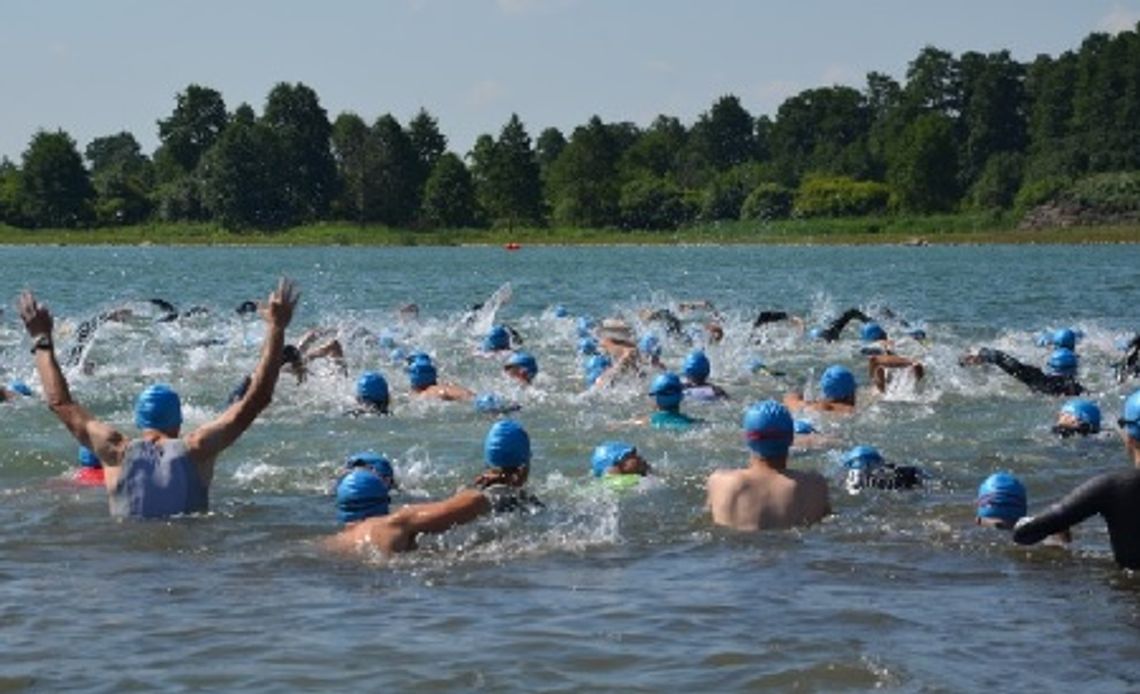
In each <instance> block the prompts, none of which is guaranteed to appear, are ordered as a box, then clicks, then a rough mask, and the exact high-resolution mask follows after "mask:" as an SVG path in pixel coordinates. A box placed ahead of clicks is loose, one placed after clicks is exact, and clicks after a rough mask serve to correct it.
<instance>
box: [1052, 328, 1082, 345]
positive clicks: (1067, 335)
mask: <svg viewBox="0 0 1140 694" xmlns="http://www.w3.org/2000/svg"><path fill="white" fill-rule="evenodd" d="M1051 342H1052V343H1053V346H1054V347H1064V348H1065V349H1076V348H1077V333H1075V332H1074V331H1073V330H1072V329H1070V328H1061V329H1060V330H1057V331H1055V332H1054V333H1053V335H1052V338H1051Z"/></svg>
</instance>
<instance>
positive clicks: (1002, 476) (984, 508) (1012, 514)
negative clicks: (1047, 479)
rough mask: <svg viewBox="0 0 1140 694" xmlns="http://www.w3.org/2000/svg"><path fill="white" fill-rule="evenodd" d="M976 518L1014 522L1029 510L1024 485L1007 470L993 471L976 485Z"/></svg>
mask: <svg viewBox="0 0 1140 694" xmlns="http://www.w3.org/2000/svg"><path fill="white" fill-rule="evenodd" d="M977 506H978V518H993V519H997V520H1001V521H1005V522H1006V523H1009V524H1011V525H1012V524H1013V523H1016V522H1017V520H1018V519H1019V518H1023V517H1024V516H1025V515H1026V514H1027V513H1028V512H1029V503H1028V501H1027V500H1026V494H1025V487H1024V486H1022V484H1021V482H1020V481H1019V480H1018V479H1017V478H1016V477H1014V476H1013V475H1011V474H1010V473H1008V472H995V473H994V474H992V475H990V476H989V477H987V478H986V479H985V481H984V482H982V484H981V486H980V487H978V500H977Z"/></svg>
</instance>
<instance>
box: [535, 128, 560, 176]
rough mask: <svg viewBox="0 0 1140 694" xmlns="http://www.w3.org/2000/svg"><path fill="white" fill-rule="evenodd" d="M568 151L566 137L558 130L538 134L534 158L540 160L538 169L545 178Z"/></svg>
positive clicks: (553, 129)
mask: <svg viewBox="0 0 1140 694" xmlns="http://www.w3.org/2000/svg"><path fill="white" fill-rule="evenodd" d="M564 149H566V136H565V135H563V134H562V131H561V130H559V129H558V128H546V129H545V130H543V131H542V132H541V133H539V134H538V139H536V140H535V141H534V156H535V159H537V160H538V168H539V170H540V171H541V173H542V175H543V177H544V178H545V176H546V174H547V172H548V171H549V170H550V166H551V164H553V163H554V161H555V160H556V159H558V155H559V154H562V150H564Z"/></svg>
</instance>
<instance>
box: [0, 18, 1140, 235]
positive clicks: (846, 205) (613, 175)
mask: <svg viewBox="0 0 1140 694" xmlns="http://www.w3.org/2000/svg"><path fill="white" fill-rule="evenodd" d="M158 135H159V142H160V144H159V146H158V147H157V149H156V150H155V151H154V153H153V155H151V156H148V155H147V154H146V153H144V152H143V151H142V149H141V147H140V146H139V143H138V141H137V140H136V139H135V137H134V136H133V135H131V134H130V133H128V132H120V133H117V134H113V135H108V136H105V137H99V138H96V139H95V140H93V141H92V142H90V143H89V144H88V145H87V146H86V148H85V149H84V150H83V152H82V154H80V152H79V150H78V147H77V145H76V143H75V141H74V140H73V139H72V138H71V137H70V136H69V135H68V134H67V133H65V132H62V131H54V132H48V131H40V132H37V133H35V135H34V136H33V137H32V139H31V142H30V144H29V145H28V148H27V149H26V151H25V152H24V153H23V156H22V159H21V161H20V163H19V164H18V165H17V164H16V163H14V162H11V161H9V160H7V159H4V160H2V161H0V222H3V223H7V224H10V225H13V226H20V227H27V228H57V227H88V226H99V225H116V226H122V225H132V224H141V223H146V222H152V221H163V222H180V221H190V222H211V221H212V222H216V223H219V224H221V225H222V226H224V227H226V228H228V229H233V230H245V229H264V230H272V229H281V228H285V227H289V226H293V225H297V224H303V223H310V222H316V221H322V220H350V221H353V222H356V223H359V224H362V225H365V224H382V225H387V226H392V227H401V228H413V229H432V228H458V227H486V226H497V227H515V226H545V225H555V226H559V227H592V228H601V227H604V228H624V229H633V228H636V229H671V228H675V227H678V226H681V225H686V224H691V223H695V222H710V221H716V220H735V219H757V220H765V219H780V218H785V217H789V216H799V217H813V216H858V215H869V214H889V213H893V212H901V213H916V214H928V213H937V212H951V211H955V210H964V209H980V210H1010V209H1027V208H1028V207H1030V206H1032V205H1035V204H1038V203H1040V202H1043V201H1045V200H1048V199H1050V197H1051V196H1053V195H1055V194H1056V193H1057V192H1058V191H1059V190H1061V189H1062V188H1064V187H1065V186H1067V185H1069V184H1070V183H1072V182H1073V181H1076V180H1078V179H1080V178H1082V177H1085V176H1089V175H1091V174H1097V173H1103V172H1115V171H1135V170H1137V169H1140V24H1138V25H1137V27H1136V28H1135V29H1134V30H1132V31H1126V32H1122V33H1119V34H1117V35H1115V36H1109V35H1107V34H1102V33H1094V34H1091V35H1089V36H1088V37H1087V38H1086V39H1085V40H1084V41H1083V42H1082V44H1081V46H1080V48H1079V49H1078V50H1075V51H1067V52H1065V53H1064V54H1062V55H1060V56H1058V57H1051V56H1048V55H1040V56H1038V57H1037V58H1036V59H1035V60H1033V61H1032V62H1029V63H1020V62H1018V61H1016V60H1013V59H1012V58H1011V57H1010V54H1009V52H1008V51H997V52H993V53H989V54H982V53H977V52H966V53H963V54H961V55H959V56H955V55H953V54H952V53H950V52H948V51H944V50H940V49H938V48H935V47H931V46H928V47H926V48H924V49H922V50H921V51H920V52H919V54H918V55H917V56H916V57H915V59H914V60H912V61H911V62H910V63H909V65H908V68H907V72H906V78H905V82H903V83H899V82H898V81H896V80H895V79H893V78H892V77H890V76H888V75H885V74H882V73H879V72H871V73H870V74H868V75H867V78H866V85H865V86H864V87H863V88H862V89H861V90H860V89H854V88H851V87H846V86H830V87H819V88H814V89H808V90H805V91H803V92H800V93H799V94H796V95H795V96H792V97H790V98H788V99H787V100H785V101H784V102H783V103H782V104H781V105H780V106H779V108H778V110H777V112H776V114H775V116H774V117H769V116H767V115H761V116H759V117H755V116H753V115H752V114H750V113H749V112H748V111H747V110H746V109H745V108H744V107H743V106H742V105H741V103H740V99H738V98H737V97H736V96H733V95H726V96H723V97H721V98H719V99H717V100H716V101H715V102H714V103H713V104H712V106H711V107H710V108H709V110H708V111H706V112H704V113H702V114H701V115H700V116H699V117H698V118H697V120H696V122H695V123H693V124H692V125H689V126H687V125H686V124H684V123H682V122H681V121H680V120H678V119H677V118H675V117H672V116H667V115H661V116H658V117H657V118H656V119H655V120H654V121H653V122H652V123H651V124H649V125H648V127H645V128H642V127H638V126H637V125H635V124H633V123H629V122H614V123H606V122H603V121H602V120H601V119H600V118H598V117H596V116H595V117H593V118H591V119H590V120H589V121H588V122H587V123H585V124H583V125H579V126H578V127H576V128H574V129H573V131H572V132H570V133H569V134H568V135H567V134H565V133H563V132H561V131H559V130H558V129H556V128H546V129H545V130H542V131H541V132H539V134H538V136H537V137H536V138H534V139H533V140H532V138H531V135H530V133H529V132H528V131H527V128H526V126H525V125H524V124H523V122H522V121H521V120H520V119H519V118H518V116H517V115H512V116H511V117H510V118H509V119H508V120H507V122H506V123H505V124H504V125H503V127H502V129H501V130H500V131H499V133H498V136H497V137H495V136H493V135H491V134H483V135H481V136H479V137H478V139H477V140H476V142H475V144H474V146H473V147H472V149H471V151H470V152H468V153H466V155H465V156H464V157H462V158H461V157H460V156H459V155H457V154H455V153H453V152H451V151H449V150H448V148H447V139H446V137H445V136H444V135H443V134H442V133H441V131H440V129H439V126H438V123H437V121H436V119H435V118H434V117H433V116H432V115H431V114H430V113H429V112H428V111H426V110H423V109H421V110H420V111H419V112H418V113H417V114H415V116H414V117H412V118H411V120H409V121H408V123H407V124H406V125H404V124H402V123H400V121H399V120H397V118H396V117H394V116H392V115H391V114H384V115H381V116H380V117H379V118H377V119H376V120H375V121H374V122H372V123H371V124H369V123H368V122H367V121H366V120H364V119H363V118H362V117H360V116H359V115H357V114H355V113H349V112H346V113H341V114H340V115H338V116H337V117H336V118H335V119H334V120H331V121H330V120H329V117H328V114H327V112H326V111H325V109H324V108H323V107H322V106H321V104H320V100H319V98H318V96H317V94H316V93H315V92H314V91H313V90H312V89H310V88H309V87H307V86H305V85H303V84H300V83H298V84H288V83H281V84H278V85H276V86H275V87H273V89H272V90H271V91H270V92H269V95H268V97H267V99H266V102H265V106H264V108H263V110H262V113H261V114H260V115H258V114H257V113H256V112H255V111H254V110H253V108H252V107H250V106H249V105H248V104H241V105H239V106H238V107H237V108H235V109H234V110H233V111H230V110H228V109H227V106H226V104H225V101H224V99H223V97H222V95H221V94H220V93H219V92H217V91H216V90H214V89H211V88H209V87H205V86H201V85H195V84H192V85H190V86H188V87H187V88H186V89H185V90H184V91H182V92H180V93H179V94H177V95H176V97H175V107H174V110H173V112H172V113H171V114H170V115H169V116H168V117H166V118H163V119H161V120H159V121H158Z"/></svg>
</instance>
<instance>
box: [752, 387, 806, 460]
mask: <svg viewBox="0 0 1140 694" xmlns="http://www.w3.org/2000/svg"><path fill="white" fill-rule="evenodd" d="M741 424H742V426H743V428H744V442H745V443H746V444H748V448H749V450H751V451H752V452H753V453H755V454H756V455H759V456H761V457H763V458H775V459H779V458H783V457H785V456H787V455H788V447H789V446H791V445H792V439H793V438H794V437H795V423H794V422H793V421H792V415H791V413H790V412H788V408H786V407H784V406H783V405H781V404H780V403H778V402H776V401H775V400H764V401H762V402H758V403H755V404H754V405H752V406H751V407H749V408H748V410H747V411H746V412H745V413H744V420H743V422H742V423H741Z"/></svg>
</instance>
